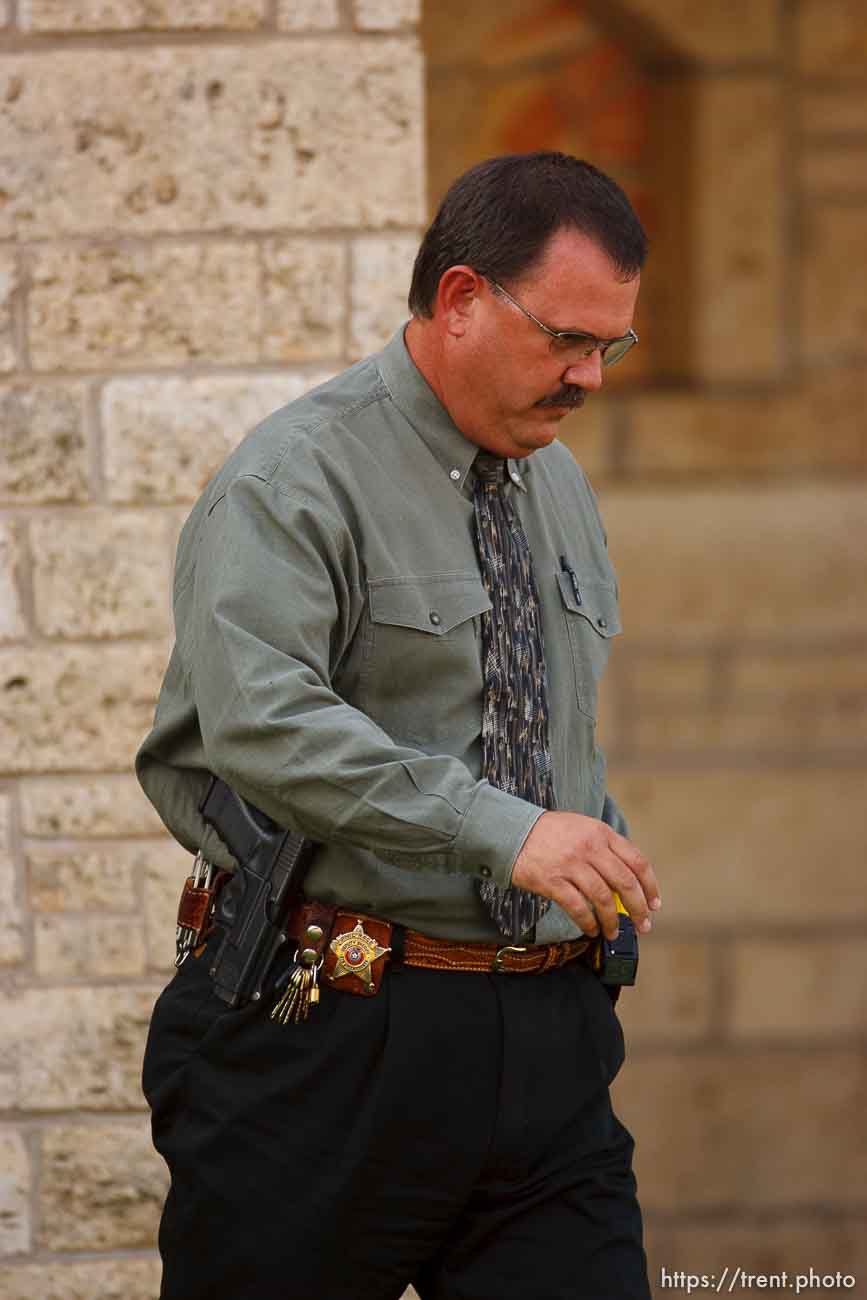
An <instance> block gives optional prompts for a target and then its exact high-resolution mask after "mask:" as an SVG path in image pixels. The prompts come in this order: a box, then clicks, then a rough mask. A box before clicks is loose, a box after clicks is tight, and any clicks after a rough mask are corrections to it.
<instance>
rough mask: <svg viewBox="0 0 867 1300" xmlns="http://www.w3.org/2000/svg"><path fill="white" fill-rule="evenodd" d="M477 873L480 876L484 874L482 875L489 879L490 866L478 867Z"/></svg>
mask: <svg viewBox="0 0 867 1300" xmlns="http://www.w3.org/2000/svg"><path fill="white" fill-rule="evenodd" d="M479 875H480V876H484V877H485V880H489V879H490V875H491V868H490V867H480V868H479Z"/></svg>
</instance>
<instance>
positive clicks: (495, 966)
mask: <svg viewBox="0 0 867 1300" xmlns="http://www.w3.org/2000/svg"><path fill="white" fill-rule="evenodd" d="M526 951H527V949H526V948H519V947H518V946H517V944H514V943H507V944H506V945H505V946H504V947H502V948H498V949H497V951H496V953H495V954H494V960H493V961H492V962H491V970H492V971H495V972H496V974H497V975H508V973H509V968H508V966H504V965H503V956H504V955H505V953H507V952H526Z"/></svg>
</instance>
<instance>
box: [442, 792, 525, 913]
mask: <svg viewBox="0 0 867 1300" xmlns="http://www.w3.org/2000/svg"><path fill="white" fill-rule="evenodd" d="M544 811H545V809H544V808H539V807H538V806H537V805H536V804H533V803H527V801H526V800H525V799H516V798H515V796H514V795H511V794H507V793H506V791H505V790H498V789H497V787H496V786H493V785H490V784H488V783H485V784H483V785H481V786H480V787H479V790H478V793H477V794H476V795H475V796H474V798H473V801H472V803H471V804H470V806H469V808H468V809H467V811H466V814H465V816H464V821H463V825H462V826H461V829H460V831H459V833H458V835H457V838H456V839H455V842H454V848H455V850H456V851H457V854H458V859H459V861H460V862H461V864H462V867H461V869H462V870H465V871H466V872H467V873H468V874H471V875H474V876H483V877H484V879H485V880H492V881H493V882H494V884H495V885H499V886H500V888H501V889H506V888H508V886H509V883H510V881H511V876H512V867H513V866H514V865H515V859H516V858H517V856H518V854H519V853H520V852H521V849H522V848H523V846H524V841H525V840H526V838H527V836H528V835H529V834H530V831H531V830H532V829H533V827H534V826H535V824H536V822H537V821H538V820H539V818H540V817H541V816H542V813H543V812H544ZM464 863H465V864H466V866H463V864H464Z"/></svg>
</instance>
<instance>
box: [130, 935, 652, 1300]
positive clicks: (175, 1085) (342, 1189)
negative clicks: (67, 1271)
mask: <svg viewBox="0 0 867 1300" xmlns="http://www.w3.org/2000/svg"><path fill="white" fill-rule="evenodd" d="M212 942H213V941H212ZM269 1010H270V1003H269V1005H264V1004H263V1003H259V1004H253V1005H251V1006H248V1007H246V1008H244V1009H243V1010H241V1011H234V1010H231V1009H228V1008H226V1007H225V1005H224V1004H223V1003H222V1002H220V1001H219V1000H218V999H217V998H216V997H215V996H214V994H213V993H212V991H211V982H210V978H209V975H208V953H207V952H206V953H205V955H204V956H203V957H202V958H200V959H199V960H195V959H193V958H190V959H189V960H188V961H187V962H186V964H185V965H184V966H183V967H182V968H181V970H180V971H179V972H178V974H177V975H176V976H175V978H174V979H173V981H172V982H171V984H170V985H169V986H168V988H167V989H166V990H165V991H164V992H163V993H162V994H161V996H160V998H159V1000H158V1001H157V1004H156V1008H155V1010H154V1015H153V1020H152V1023H151V1030H150V1036H149V1039H148V1045H147V1051H146V1054H145V1063H144V1090H145V1095H146V1096H147V1099H148V1102H149V1104H150V1106H151V1108H152V1111H153V1135H154V1143H155V1145H156V1147H157V1149H158V1150H159V1151H160V1152H161V1153H162V1155H163V1156H164V1158H165V1160H166V1161H167V1163H168V1166H169V1169H170V1171H171V1175H172V1183H171V1189H170V1191H169V1195H168V1199H167V1201H166V1205H165V1210H164V1212H163V1218H162V1223H161V1226H160V1250H161V1252H162V1256H163V1264H164V1272H163V1289H162V1292H161V1297H162V1300H294V1298H295V1297H304V1300H347V1298H348V1297H351V1300H398V1297H400V1296H401V1295H402V1293H403V1290H404V1288H405V1287H406V1286H408V1285H409V1283H410V1282H412V1283H413V1284H414V1285H415V1287H416V1289H417V1290H418V1292H419V1294H420V1295H421V1297H422V1300H519V1298H520V1300H584V1298H586V1300H648V1298H649V1296H650V1291H649V1289H648V1285H647V1278H646V1264H645V1258H644V1252H643V1250H642V1245H641V1216H640V1212H639V1208H638V1204H637V1201H636V1198H635V1182H634V1178H633V1175H632V1170H631V1160H632V1139H631V1138H630V1136H629V1134H628V1133H627V1131H626V1130H625V1128H623V1126H622V1125H621V1124H620V1123H619V1122H618V1120H617V1119H616V1118H615V1117H614V1115H613V1113H612V1111H611V1107H610V1103H609V1098H608V1083H609V1081H610V1079H611V1078H613V1076H614V1074H615V1073H616V1071H617V1070H618V1068H619V1067H620V1064H621V1062H622V1059H623V1039H622V1034H621V1032H620V1026H619V1023H618V1020H617V1017H616V1015H615V1013H614V1010H613V1008H612V1006H611V1002H610V1000H609V998H608V995H607V993H606V992H605V989H604V988H603V987H602V986H601V985H600V984H599V983H598V981H597V980H596V978H595V976H593V975H592V974H591V973H590V971H589V970H587V969H586V968H585V967H584V966H582V965H581V964H580V963H572V964H571V965H569V966H566V967H563V968H562V969H560V970H556V971H550V972H548V973H547V974H544V975H515V974H512V975H477V974H463V973H453V972H440V971H427V970H419V969H417V968H408V967H399V966H396V967H393V968H392V969H391V970H389V971H388V972H387V973H386V977H385V980H384V981H383V986H382V989H381V990H380V992H379V993H378V994H377V995H376V996H375V997H372V998H369V999H368V998H363V997H353V996H351V995H349V994H346V993H342V992H335V991H333V990H332V989H330V988H327V987H326V988H324V989H323V991H322V1001H321V1003H320V1005H319V1007H318V1009H317V1010H315V1011H314V1012H313V1015H312V1017H311V1019H310V1020H309V1021H307V1022H306V1023H304V1024H300V1025H288V1026H281V1025H278V1024H277V1023H275V1022H273V1021H271V1020H270V1019H269V1014H268V1013H269Z"/></svg>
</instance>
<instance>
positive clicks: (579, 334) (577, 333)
mask: <svg viewBox="0 0 867 1300" xmlns="http://www.w3.org/2000/svg"><path fill="white" fill-rule="evenodd" d="M484 278H485V279H486V280H487V282H488V284H490V285H493V287H494V288H495V289H496V290H497V291H498V292H499V293H501V294H502V295H503V297H504V298H507V299H508V300H509V302H510V303H511V304H512V306H513V307H517V308H518V311H519V312H522V313H523V315H525V316H526V317H527V319H528V320H531V321H532V322H533V324H534V325H538V326H539V329H540V330H544V331H545V333H546V334H547V335H548V336H549V338H552V339H557V340H559V341H561V342H562V340H563V339H566V340H570V339H571V340H573V341H574V343H575V345H576V347H577V346H578V341H579V340H584V341H585V342H587V343H588V344H590V346H589V347H588V349H587V351H586V352H584V353H583V354H582V355H583V356H584V357H585V358H587V357H592V356H593V353H594V352H595V351H596V349H597V348H598V349H599V356H600V359H601V361H602V364H603V366H616V365H617V362H618V361H622V360H623V358H624V357H625V356H626V354H627V352H629V351H630V349H631V348H633V347H634V346H635V344H636V343H637V342H638V335H637V334H636V333H635V330H634V329H629V330H627V332H626V333H625V334H621V335H620V336H619V337H618V338H614V339H598V338H597V337H596V335H595V334H588V333H587V332H586V331H584V330H552V329H551V327H550V326H549V325H546V324H544V322H543V321H540V320H539V318H538V317H537V316H534V315H533V313H532V312H531V311H528V310H527V308H526V307H522V306H521V304H520V303H519V302H518V300H517V298H513V297H512V295H511V294H510V293H509V291H508V289H504V288H503V286H502V285H501V284H498V283H497V281H496V280H494V279H492V278H491V276H489V275H486V276H485V277H484ZM627 339H628V340H629V345H628V346H627V347H625V348H624V349H623V351H622V352H621V353H620V354H619V355H618V356H616V357H613V358H612V360H610V361H606V359H605V353H606V351H607V350H608V348H610V347H611V345H612V344H613V343H626V341H627ZM591 340H592V342H591Z"/></svg>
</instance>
